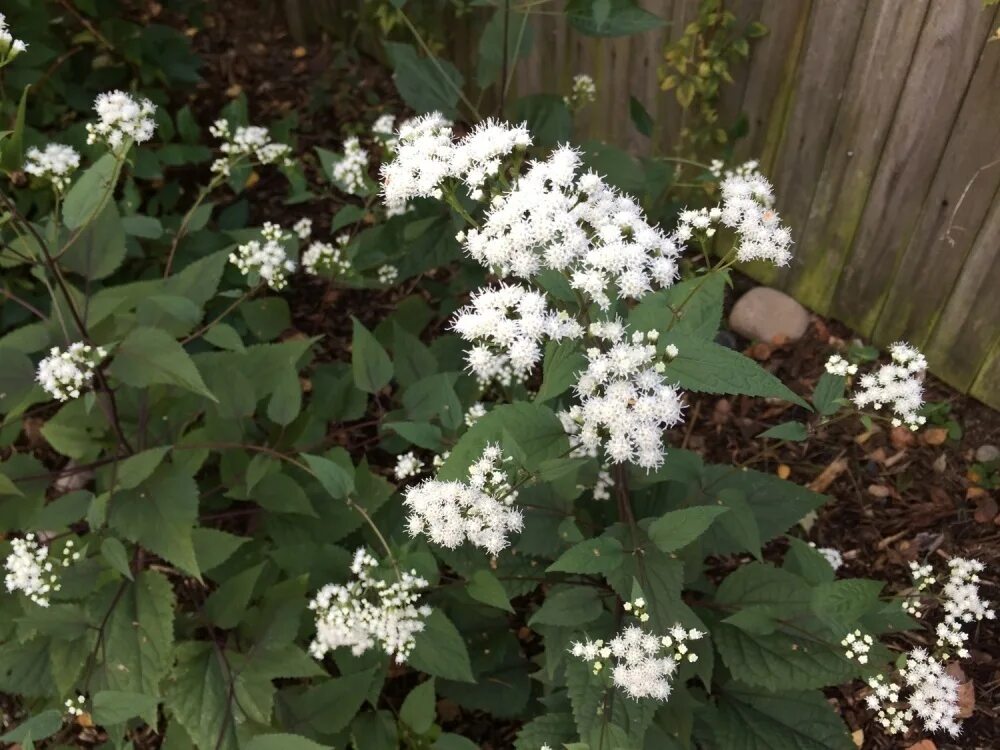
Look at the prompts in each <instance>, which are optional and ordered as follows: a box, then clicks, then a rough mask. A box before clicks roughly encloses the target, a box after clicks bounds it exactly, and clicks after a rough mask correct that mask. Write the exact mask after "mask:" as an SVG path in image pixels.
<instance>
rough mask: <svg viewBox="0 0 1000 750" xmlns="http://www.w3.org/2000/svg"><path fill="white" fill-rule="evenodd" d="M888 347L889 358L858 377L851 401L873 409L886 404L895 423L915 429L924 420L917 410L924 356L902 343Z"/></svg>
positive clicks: (920, 402)
mask: <svg viewBox="0 0 1000 750" xmlns="http://www.w3.org/2000/svg"><path fill="white" fill-rule="evenodd" d="M889 351H890V353H891V355H892V362H890V363H889V364H886V365H882V366H881V367H879V368H878V369H877V370H875V371H874V372H871V373H868V374H866V375H862V376H861V378H860V379H859V381H858V390H857V391H856V392H855V393H854V396H853V400H854V404H855V405H856V406H857V407H858V408H859V409H863V408H865V407H866V406H870V407H872V408H873V409H875V410H876V411H878V410H879V409H881V408H882V407H883V406H886V405H888V406H889V407H890V408H891V409H892V411H893V413H894V414H895V417H894V418H893V420H892V424H893V426H894V427H898V426H900V425H902V424H905V425H906V426H907V427H909V428H910V429H911V430H916V429H917V428H918V427H919V426H920V425H922V424H924V423H925V422H926V421H927V418H926V417H923V416H920V415H919V414H917V412H918V411H919V410H920V407H921V406H923V403H924V388H923V373H924V370H926V369H927V360H926V359H924V355H922V354H921V353H920V352H919V351H917V350H916V349H915V348H913V347H912V346H910V345H908V344H904V343H897V344H893V345H892V346H891V347H889Z"/></svg>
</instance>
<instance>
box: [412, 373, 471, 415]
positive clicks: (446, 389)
mask: <svg viewBox="0 0 1000 750" xmlns="http://www.w3.org/2000/svg"><path fill="white" fill-rule="evenodd" d="M455 380H456V376H455V374H454V373H448V372H441V373H438V374H436V375H428V376H427V377H426V378H421V379H420V380H418V381H417V382H416V383H414V384H413V385H411V386H409V387H408V388H407V389H406V390H405V391H404V392H403V406H404V407H405V408H406V413H407V415H408V416H409V417H410V419H412V420H414V421H423V420H426V419H432V418H434V417H438V418H439V419H440V420H441V424H442V425H444V426H445V427H447V428H450V429H455V428H457V427H458V425H460V424H461V423H462V419H463V417H464V415H463V412H462V402H461V401H459V400H458V395H457V394H456V393H455Z"/></svg>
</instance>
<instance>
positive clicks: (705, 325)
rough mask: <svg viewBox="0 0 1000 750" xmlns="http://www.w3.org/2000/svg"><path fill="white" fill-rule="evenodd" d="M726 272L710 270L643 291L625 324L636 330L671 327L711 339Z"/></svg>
mask: <svg viewBox="0 0 1000 750" xmlns="http://www.w3.org/2000/svg"><path fill="white" fill-rule="evenodd" d="M728 279H729V274H728V273H727V272H725V271H713V272H711V273H708V274H706V275H705V276H700V277H697V278H694V279H688V280H686V281H681V282H679V283H677V284H674V285H673V286H671V287H669V288H667V289H661V290H660V291H657V292H653V293H652V294H647V295H646V296H645V297H643V298H642V302H640V303H639V304H638V305H636V306H635V307H634V308H632V310H631V311H630V312H629V315H628V320H629V326H630V327H631V328H633V329H634V330H639V331H652V330H655V331H659V333H660V334H661V336H663V335H664V334H667V333H669V332H671V331H674V332H676V333H679V334H686V335H689V336H694V337H695V338H699V339H705V340H708V341H711V340H712V339H713V338H715V334H716V333H717V332H718V330H719V325H720V323H721V322H722V307H723V302H724V301H725V292H726V284H727V281H728Z"/></svg>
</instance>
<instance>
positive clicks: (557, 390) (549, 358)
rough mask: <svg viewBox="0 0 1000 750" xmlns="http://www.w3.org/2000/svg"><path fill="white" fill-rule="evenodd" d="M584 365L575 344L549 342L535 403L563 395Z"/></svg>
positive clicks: (584, 362) (583, 358) (581, 352)
mask: <svg viewBox="0 0 1000 750" xmlns="http://www.w3.org/2000/svg"><path fill="white" fill-rule="evenodd" d="M586 365H587V358H586V357H585V356H584V355H583V351H582V350H581V348H580V345H579V344H578V343H577V342H575V341H571V340H566V341H558V342H557V341H549V342H548V344H546V346H545V361H544V363H543V364H542V385H541V387H540V388H539V389H538V394H537V395H536V396H535V402H536V403H539V404H540V403H543V402H545V401H548V400H549V399H552V398H555V397H556V396H558V395H560V394H561V393H564V392H565V391H566V389H567V388H569V387H570V386H571V385H573V384H574V383H575V382H576V381H577V376H578V375H579V374H580V371H581V370H584V369H585V368H586Z"/></svg>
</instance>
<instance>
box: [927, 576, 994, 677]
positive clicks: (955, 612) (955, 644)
mask: <svg viewBox="0 0 1000 750" xmlns="http://www.w3.org/2000/svg"><path fill="white" fill-rule="evenodd" d="M983 567H984V566H983V564H982V563H981V562H980V561H979V560H969V559H965V558H962V557H954V558H952V559H951V560H949V561H948V568H949V570H948V580H947V581H946V582H945V584H944V588H943V589H942V590H941V597H940V598H941V607H942V609H943V610H944V620H943V621H942V622H941V623H939V624H938V626H937V629H936V634H937V637H938V641H937V647H938V648H939V649H943V650H945V651H946V652H947V651H948V650H954V652H955V654H957V655H958V656H959V657H960V658H962V659H967V658H968V657H969V650H968V649H967V648H966V647H965V643H966V641H968V639H969V635H968V633H966V632H964V631H963V630H962V628H963V627H964V626H965V625H968V624H969V623H971V622H978V621H980V620H994V619H996V616H997V615H996V610H994V609H993V607H992V604H991V602H989V601H986V600H985V599H983V598H982V596H980V593H979V574H980V573H981V572H982V571H983ZM942 658H945V659H946V658H948V654H947V653H945V654H944V655H943V657H942Z"/></svg>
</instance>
